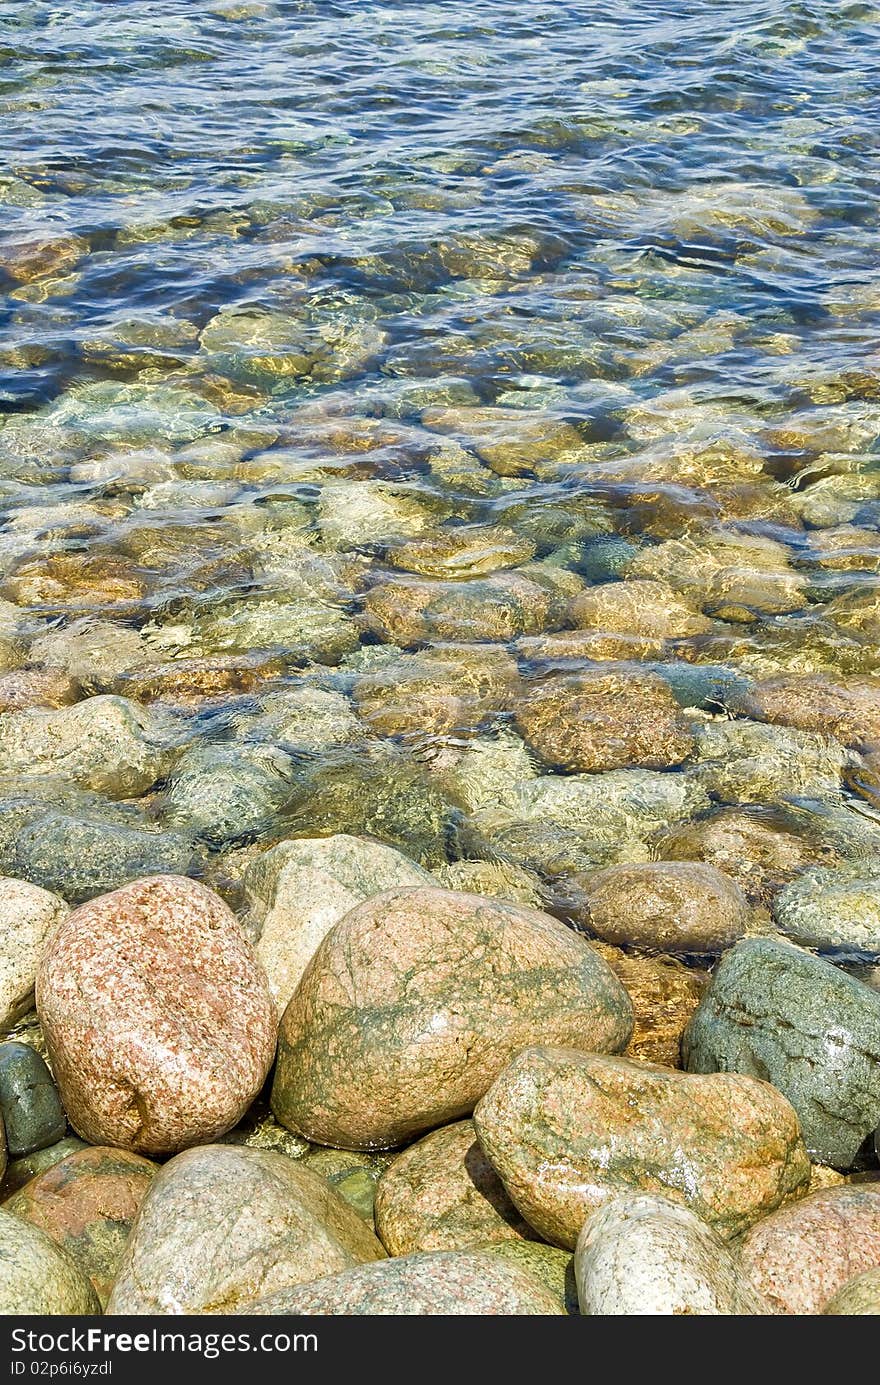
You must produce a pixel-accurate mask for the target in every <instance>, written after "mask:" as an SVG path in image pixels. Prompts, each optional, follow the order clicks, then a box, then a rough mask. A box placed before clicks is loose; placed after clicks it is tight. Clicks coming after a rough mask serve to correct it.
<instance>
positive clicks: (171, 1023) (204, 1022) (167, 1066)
mask: <svg viewBox="0 0 880 1385" xmlns="http://www.w3.org/2000/svg"><path fill="white" fill-rule="evenodd" d="M36 995H37V1009H38V1012H39V1015H40V1019H41V1021H42V1024H43V1029H44V1031H45V1034H46V1040H47V1043H48V1046H49V1052H50V1054H51V1058H52V1064H53V1068H54V1072H55V1076H56V1078H57V1080H58V1084H59V1086H60V1088H61V1093H62V1097H63V1100H64V1105H65V1108H66V1110H67V1113H68V1116H69V1118H70V1123H71V1125H73V1127H74V1128H75V1129H76V1130H77V1131H78V1132H79V1134H81V1135H82V1136H83V1138H84V1139H86V1140H88V1141H89V1142H90V1143H91V1144H102V1145H117V1146H121V1147H123V1148H126V1149H132V1150H136V1151H138V1152H139V1153H141V1154H167V1153H170V1152H172V1151H175V1150H180V1149H184V1148H186V1147H187V1146H189V1145H195V1144H202V1143H204V1142H205V1141H208V1140H213V1139H216V1138H217V1137H218V1136H219V1135H222V1134H224V1133H225V1132H226V1131H227V1130H230V1129H231V1128H232V1126H234V1125H235V1124H236V1123H237V1122H238V1121H239V1120H240V1119H241V1117H242V1115H243V1114H244V1112H245V1111H246V1110H247V1108H248V1106H249V1105H250V1103H251V1102H252V1101H253V1099H254V1097H255V1096H256V1095H257V1093H258V1092H259V1090H260V1088H261V1086H262V1085H263V1082H264V1080H265V1078H266V1074H267V1072H268V1071H269V1067H270V1065H271V1063H272V1059H273V1057H274V1053H275V1039H276V1019H275V1009H274V1006H273V1004H272V998H271V995H270V994H269V986H268V983H267V980H266V976H265V973H264V972H263V970H262V968H261V966H260V964H259V962H258V960H257V958H256V956H255V954H254V952H253V949H252V948H251V946H250V944H249V942H248V941H247V939H246V937H245V935H244V933H243V932H242V930H241V928H240V927H239V924H238V922H237V920H236V918H235V915H234V914H233V913H232V912H231V910H230V909H228V908H227V906H226V905H225V904H224V903H223V901H222V900H221V899H219V898H218V897H217V895H215V894H214V893H213V892H212V891H211V890H209V889H207V888H206V887H205V886H204V885H201V884H199V883H198V882H197V881H194V880H187V879H184V878H183V877H182V876H176V875H162V876H152V877H150V878H148V879H144V880H136V881H134V882H133V883H132V884H130V885H126V886H124V887H123V888H122V889H120V890H114V891H113V893H112V894H106V895H101V896H100V897H99V898H98V899H92V900H90V901H89V902H88V903H86V904H83V905H82V906H81V907H80V908H79V909H76V910H75V911H74V912H73V913H72V914H70V915H68V917H67V918H66V919H64V920H63V921H62V922H61V923H60V924H59V925H58V926H57V927H56V928H55V929H54V931H53V932H52V933H51V934H50V936H49V938H48V940H47V944H46V948H45V951H44V953H43V957H42V960H41V964H40V969H39V972H38V975H37V984H36Z"/></svg>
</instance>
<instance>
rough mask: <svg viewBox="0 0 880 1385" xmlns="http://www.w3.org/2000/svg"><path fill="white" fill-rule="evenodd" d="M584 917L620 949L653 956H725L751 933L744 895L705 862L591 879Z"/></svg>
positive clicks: (641, 865) (636, 866)
mask: <svg viewBox="0 0 880 1385" xmlns="http://www.w3.org/2000/svg"><path fill="white" fill-rule="evenodd" d="M585 891H586V909H585V917H586V921H587V922H588V924H589V927H590V928H591V930H592V931H593V932H594V933H596V934H597V935H598V937H600V938H604V940H605V941H606V942H608V943H614V944H616V945H617V946H618V947H620V946H621V945H623V944H630V945H631V946H632V947H637V948H644V949H646V950H647V951H649V952H673V953H684V952H706V953H717V952H723V951H724V949H725V948H726V947H730V946H731V945H732V944H733V943H735V942H736V940H737V938H741V937H742V936H743V934H744V933H745V932H746V930H747V928H748V924H749V919H750V911H749V907H748V904H747V903H746V899H745V895H744V894H743V893H742V890H741V889H740V888H739V886H738V885H737V884H736V883H735V881H733V880H731V879H730V877H729V876H727V875H724V874H723V872H722V871H720V870H718V869H716V867H715V866H710V865H707V864H706V863H705V862H703V861H640V862H636V863H633V864H631V865H630V864H623V865H617V866H607V867H606V868H605V869H604V870H598V871H596V872H595V873H594V874H593V875H589V876H587V877H586V884H585Z"/></svg>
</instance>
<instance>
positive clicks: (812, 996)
mask: <svg viewBox="0 0 880 1385" xmlns="http://www.w3.org/2000/svg"><path fill="white" fill-rule="evenodd" d="M682 1056H683V1058H684V1063H685V1066H686V1067H687V1068H688V1069H689V1071H691V1072H696V1073H711V1072H741V1073H745V1074H747V1075H749V1076H753V1077H761V1078H764V1079H766V1080H767V1081H769V1082H772V1083H773V1085H774V1087H777V1088H778V1089H779V1091H780V1092H782V1093H784V1095H785V1096H786V1097H787V1098H788V1100H789V1101H790V1102H791V1104H792V1106H793V1107H794V1108H795V1110H796V1111H797V1113H798V1117H799V1120H800V1124H801V1129H802V1131H803V1136H804V1140H805V1142H806V1146H807V1149H808V1150H809V1151H810V1154H811V1156H812V1158H813V1159H815V1160H816V1161H817V1162H818V1163H821V1164H830V1165H831V1166H832V1167H833V1168H838V1169H847V1168H849V1167H851V1165H852V1163H853V1161H854V1159H855V1158H856V1156H857V1154H858V1152H859V1150H860V1149H861V1146H862V1144H863V1143H864V1141H865V1140H866V1139H867V1137H868V1136H869V1135H870V1134H871V1133H872V1131H874V1130H875V1129H876V1128H877V1125H878V1123H880V992H878V991H876V990H874V989H873V988H872V987H870V986H866V985H865V984H864V983H863V982H861V981H858V980H857V979H856V978H855V977H854V976H849V975H847V973H846V972H844V971H841V969H840V968H839V967H835V966H832V965H831V964H830V963H829V962H825V961H823V960H822V958H821V957H816V956H814V955H813V954H812V953H810V952H805V951H803V950H802V949H801V948H799V947H795V946H794V945H793V944H792V943H788V942H783V941H781V940H779V939H776V938H745V939H743V941H742V942H739V943H737V944H736V946H735V947H732V948H731V949H730V951H729V952H726V953H725V954H724V956H723V957H722V958H721V961H720V963H719V964H718V967H717V969H716V970H715V972H714V974H713V977H712V983H711V985H710V986H709V988H708V990H707V991H706V993H705V995H704V996H703V998H702V1000H701V1001H700V1004H699V1006H698V1007H697V1009H696V1011H695V1012H694V1014H693V1017H692V1018H691V1020H690V1023H689V1024H688V1027H687V1029H686V1030H685V1033H684V1037H683V1039H682Z"/></svg>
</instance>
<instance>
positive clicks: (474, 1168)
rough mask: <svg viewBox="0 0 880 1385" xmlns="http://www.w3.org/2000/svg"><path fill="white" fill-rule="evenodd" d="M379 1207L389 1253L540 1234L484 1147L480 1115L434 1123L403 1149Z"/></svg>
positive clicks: (382, 1184) (381, 1190) (379, 1195)
mask: <svg viewBox="0 0 880 1385" xmlns="http://www.w3.org/2000/svg"><path fill="white" fill-rule="evenodd" d="M375 1215H376V1232H377V1235H378V1237H379V1239H380V1241H381V1242H382V1244H383V1245H384V1247H385V1249H386V1250H387V1251H388V1254H389V1255H410V1254H412V1253H413V1252H415V1251H422V1250H467V1249H468V1248H469V1247H472V1246H485V1245H488V1244H490V1243H494V1242H496V1241H507V1240H522V1239H523V1238H527V1239H530V1238H531V1237H532V1236H533V1235H534V1233H533V1232H532V1230H531V1228H530V1227H529V1226H528V1224H527V1223H526V1222H525V1221H523V1218H522V1217H521V1216H520V1214H519V1212H518V1211H517V1210H516V1208H515V1207H514V1205H513V1203H512V1202H511V1201H510V1198H509V1197H508V1196H507V1193H506V1192H505V1191H504V1185H503V1183H502V1182H501V1179H500V1178H499V1177H498V1175H497V1173H496V1172H495V1170H494V1169H493V1168H492V1165H491V1164H490V1163H489V1161H488V1159H487V1158H486V1156H485V1154H484V1153H483V1151H482V1149H481V1148H480V1146H479V1143H478V1142H477V1135H476V1131H475V1130H474V1124H473V1121H456V1122H455V1124H453V1125H445V1126H443V1127H442V1128H441V1129H440V1130H432V1131H431V1133H430V1135H425V1136H424V1137H423V1139H421V1140H418V1141H417V1142H416V1143H415V1144H414V1145H410V1147H409V1149H405V1150H404V1151H403V1153H402V1154H398V1156H397V1158H396V1159H395V1160H394V1162H393V1163H392V1164H390V1165H389V1166H388V1168H387V1169H386V1170H385V1172H384V1173H383V1174H382V1177H381V1178H380V1179H379V1186H378V1188H377V1189H376V1209H375Z"/></svg>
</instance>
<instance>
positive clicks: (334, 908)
mask: <svg viewBox="0 0 880 1385" xmlns="http://www.w3.org/2000/svg"><path fill="white" fill-rule="evenodd" d="M433 883H434V880H433V877H432V876H431V875H429V873H428V872H427V871H426V870H423V869H422V867H421V866H417V865H416V863H415V862H414V861H410V860H409V859H408V858H407V857H406V856H404V855H402V854H401V852H399V851H395V850H394V848H393V847H391V846H383V845H382V843H381V842H374V841H370V840H369V839H368V838H366V837H349V836H346V835H345V834H344V833H337V834H336V835H335V836H332V837H301V838H298V839H296V840H293V841H285V842H279V843H278V845H277V846H273V847H272V848H271V849H270V850H269V851H266V852H264V853H263V854H262V855H261V856H259V857H258V858H257V859H256V860H255V861H254V862H253V864H252V865H251V866H249V867H248V869H247V872H246V873H245V889H246V891H247V894H248V898H249V899H250V901H251V913H252V916H253V919H254V923H255V927H256V929H257V930H258V932H259V939H260V940H259V942H258V944H257V956H258V957H259V959H260V961H261V962H262V964H263V966H264V967H265V969H266V975H267V977H268V979H269V989H270V991H271V992H272V998H273V1000H274V1001H275V1004H276V1005H277V1007H278V1012H279V1014H283V1013H284V1010H285V1007H286V1005H287V1002H288V1001H289V1000H290V997H291V996H292V995H293V993H294V991H295V990H296V988H297V986H298V985H299V982H300V978H301V977H302V974H303V972H304V971H305V969H306V967H307V966H308V964H309V962H310V961H311V959H312V957H313V956H314V955H315V952H316V951H317V950H318V947H319V945H320V944H321V943H322V942H323V940H324V938H325V937H326V936H327V934H328V933H329V932H330V929H331V928H332V927H333V925H334V924H336V923H338V922H339V920H340V919H341V918H343V917H344V916H345V915H346V914H347V913H348V912H349V910H350V909H353V908H354V907H355V905H356V904H360V903H362V902H363V900H365V899H370V898H371V897H372V896H373V895H377V894H381V893H382V892H383V891H384V890H392V889H406V888H409V887H413V888H415V887H416V886H419V885H432V884H433Z"/></svg>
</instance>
